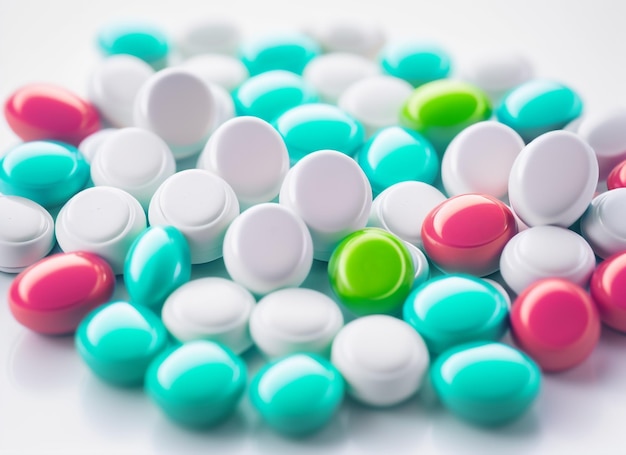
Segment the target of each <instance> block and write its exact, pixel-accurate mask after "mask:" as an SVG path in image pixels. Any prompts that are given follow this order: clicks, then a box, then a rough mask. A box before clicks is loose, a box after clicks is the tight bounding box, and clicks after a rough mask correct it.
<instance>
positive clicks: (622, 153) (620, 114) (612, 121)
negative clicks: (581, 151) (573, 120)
mask: <svg viewBox="0 0 626 455" xmlns="http://www.w3.org/2000/svg"><path fill="white" fill-rule="evenodd" d="M575 131H576V132H577V133H578V135H579V136H580V137H582V138H583V139H584V140H585V141H587V142H588V143H589V145H590V146H591V148H593V151H594V152H596V158H598V166H599V168H600V180H606V178H607V177H608V176H609V173H610V172H611V170H613V168H614V167H615V166H617V165H618V164H619V163H620V162H621V161H623V160H624V159H626V109H624V108H620V109H612V110H606V111H598V112H594V113H591V114H585V115H584V117H583V118H582V120H581V121H580V123H578V125H576V128H575Z"/></svg>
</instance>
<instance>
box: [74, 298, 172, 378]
mask: <svg viewBox="0 0 626 455" xmlns="http://www.w3.org/2000/svg"><path fill="white" fill-rule="evenodd" d="M167 345H168V334H167V330H166V329H165V326H164V325H163V323H162V322H161V319H159V317H157V316H156V315H155V314H154V313H153V312H152V311H150V310H149V309H147V308H144V307H140V306H133V305H131V304H130V303H127V302H121V301H118V302H112V303H109V304H106V305H103V306H101V307H99V308H96V309H95V310H94V311H92V312H91V313H89V314H88V315H87V316H86V317H85V319H83V321H82V322H81V323H80V325H79V326H78V329H77V331H76V348H77V350H78V354H79V355H80V356H81V358H82V359H83V361H84V362H85V363H86V364H87V366H88V367H89V368H90V369H91V370H92V371H93V372H94V373H95V374H96V375H97V376H98V377H100V378H101V379H103V380H104V381H107V382H109V383H112V384H114V385H119V386H137V385H140V384H142V383H143V381H144V376H145V374H146V370H147V369H148V366H149V365H150V362H151V361H152V360H153V359H154V358H155V357H156V356H157V355H158V354H159V353H160V352H162V351H163V350H164V349H165V348H166V347H167Z"/></svg>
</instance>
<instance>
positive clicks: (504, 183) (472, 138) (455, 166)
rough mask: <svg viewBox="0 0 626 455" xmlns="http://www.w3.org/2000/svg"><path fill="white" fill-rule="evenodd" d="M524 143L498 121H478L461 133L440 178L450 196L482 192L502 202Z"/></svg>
mask: <svg viewBox="0 0 626 455" xmlns="http://www.w3.org/2000/svg"><path fill="white" fill-rule="evenodd" d="M524 145H525V144H524V140H523V139H522V138H521V137H520V135H519V134H517V133H516V132H515V130H513V129H512V128H510V127H508V126H507V125H504V124H502V123H499V122H492V121H488V122H479V123H475V124H474V125H471V126H469V127H468V128H466V129H464V130H463V131H461V132H460V133H459V134H458V135H457V136H456V137H455V138H454V139H453V140H452V142H450V145H448V148H447V149H446V153H445V154H444V155H443V159H442V161H441V179H442V181H443V185H444V187H445V190H446V193H448V196H450V197H452V196H456V195H458V194H465V193H482V194H488V195H491V196H493V197H496V198H499V199H503V198H505V197H506V194H507V192H508V186H509V174H510V173H511V168H512V167H513V163H514V162H515V159H516V158H517V155H519V153H520V152H521V151H522V149H523V148H524Z"/></svg>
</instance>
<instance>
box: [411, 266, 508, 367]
mask: <svg viewBox="0 0 626 455" xmlns="http://www.w3.org/2000/svg"><path fill="white" fill-rule="evenodd" d="M508 317H509V309H508V305H507V301H506V299H505V298H504V297H503V295H502V294H501V292H500V291H499V290H497V289H496V288H495V287H493V286H492V285H491V284H490V283H487V282H486V281H484V280H481V279H480V278H476V277H473V276H470V275H461V274H451V275H444V276H439V277H436V278H433V279H431V280H428V281H427V282H425V283H423V284H422V285H421V286H419V287H418V288H417V289H415V290H414V291H413V292H411V294H410V295H409V297H408V298H407V299H406V302H405V303H404V308H403V319H404V320H405V321H406V322H407V323H408V324H410V325H411V327H413V328H415V330H417V332H418V333H419V334H420V335H421V336H422V339H423V340H424V342H425V343H426V346H427V347H428V350H429V351H430V353H431V354H432V355H433V356H437V355H439V354H441V353H442V352H445V351H446V350H448V349H450V348H452V347H455V346H458V345H461V344H464V343H468V342H471V341H498V340H499V339H500V338H502V337H503V336H504V334H505V333H506V331H507V329H508V325H509V324H508V322H509V321H508Z"/></svg>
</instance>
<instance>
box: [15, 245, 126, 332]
mask: <svg viewBox="0 0 626 455" xmlns="http://www.w3.org/2000/svg"><path fill="white" fill-rule="evenodd" d="M114 288H115V276H114V275H113V271H112V270H111V267H110V266H109V264H107V263H106V262H105V261H104V260H103V259H102V258H100V257H98V256H96V255H95V254H92V253H86V252H77V253H61V254H54V255H52V256H49V257H47V258H44V259H42V260H40V261H38V262H35V263H34V264H33V265H31V266H30V267H28V268H27V269H26V270H24V271H23V272H22V273H20V274H19V275H18V276H17V278H15V279H14V280H13V282H12V283H11V286H10V287H9V291H8V296H7V301H8V303H9V309H10V310H11V313H12V314H13V317H15V319H16V320H17V321H18V322H19V323H20V324H22V325H23V326H25V327H27V328H28V329H30V330H32V331H34V332H38V333H42V334H45V335H65V334H68V333H73V332H74V331H75V330H76V328H77V327H78V324H79V323H80V321H81V320H82V319H83V317H85V315H86V314H87V313H89V312H90V311H91V310H93V309H94V308H96V307H98V306H100V305H102V304H103V303H105V302H107V301H108V300H109V299H110V298H111V295H112V294H113V290H114Z"/></svg>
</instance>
